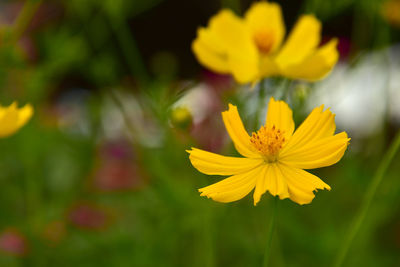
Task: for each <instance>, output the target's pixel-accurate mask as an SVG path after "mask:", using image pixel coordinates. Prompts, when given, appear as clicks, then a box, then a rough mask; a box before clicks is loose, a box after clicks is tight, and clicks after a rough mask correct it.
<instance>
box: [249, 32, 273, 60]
mask: <svg viewBox="0 0 400 267" xmlns="http://www.w3.org/2000/svg"><path fill="white" fill-rule="evenodd" d="M253 39H254V42H255V43H256V46H257V48H258V51H260V52H261V53H263V54H268V53H269V52H270V51H271V49H272V46H273V45H274V37H273V35H272V33H271V32H270V31H266V30H262V31H257V32H256V33H255V34H254V35H253Z"/></svg>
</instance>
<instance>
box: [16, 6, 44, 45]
mask: <svg viewBox="0 0 400 267" xmlns="http://www.w3.org/2000/svg"><path fill="white" fill-rule="evenodd" d="M41 2H42V0H27V1H26V2H25V4H24V6H23V8H22V10H21V12H20V13H19V15H18V17H17V19H16V21H15V23H14V25H13V27H12V33H11V39H10V40H9V41H10V42H11V44H14V43H16V42H17V41H18V40H19V39H20V38H21V36H22V35H23V34H24V32H25V31H26V29H27V28H28V25H29V23H30V22H31V20H32V18H33V16H34V15H35V13H36V11H37V9H38V8H39V6H40V4H41Z"/></svg>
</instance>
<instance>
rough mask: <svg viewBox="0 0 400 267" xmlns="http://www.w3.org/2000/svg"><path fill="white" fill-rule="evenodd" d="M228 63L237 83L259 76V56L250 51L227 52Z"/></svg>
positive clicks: (251, 80)
mask: <svg viewBox="0 0 400 267" xmlns="http://www.w3.org/2000/svg"><path fill="white" fill-rule="evenodd" d="M228 64H229V68H230V70H231V72H232V75H233V77H234V78H235V80H236V81H237V82H238V83H242V84H244V83H249V82H253V81H256V80H258V79H259V77H260V68H259V58H258V55H256V54H253V53H252V52H249V53H247V54H246V53H245V51H243V52H239V53H229V55H228Z"/></svg>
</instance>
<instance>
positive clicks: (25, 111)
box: [0, 102, 33, 137]
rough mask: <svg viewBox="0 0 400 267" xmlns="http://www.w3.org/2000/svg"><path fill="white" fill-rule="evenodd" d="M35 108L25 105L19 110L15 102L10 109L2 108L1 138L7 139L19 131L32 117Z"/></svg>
mask: <svg viewBox="0 0 400 267" xmlns="http://www.w3.org/2000/svg"><path fill="white" fill-rule="evenodd" d="M32 114H33V108H32V106H30V105H25V106H24V107H23V108H21V109H18V107H17V103H16V102H14V103H12V104H11V105H10V106H8V107H0V137H7V136H10V135H12V134H14V133H15V132H16V131H18V130H19V128H21V127H22V126H23V125H24V124H25V123H26V122H27V121H28V120H29V119H30V118H31V116H32Z"/></svg>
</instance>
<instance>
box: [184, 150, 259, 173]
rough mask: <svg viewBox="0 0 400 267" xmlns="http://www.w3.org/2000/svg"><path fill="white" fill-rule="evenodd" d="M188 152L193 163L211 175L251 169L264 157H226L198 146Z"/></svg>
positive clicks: (201, 170)
mask: <svg viewBox="0 0 400 267" xmlns="http://www.w3.org/2000/svg"><path fill="white" fill-rule="evenodd" d="M187 152H188V153H189V154H190V156H189V159H190V161H191V163H192V165H193V166H194V167H195V168H196V169H197V170H198V171H200V172H202V173H205V174H209V175H234V174H238V173H242V172H247V171H250V170H252V169H254V168H256V167H257V166H259V165H261V164H262V163H263V160H262V159H249V158H236V157H225V156H221V155H218V154H215V153H211V152H207V151H204V150H201V149H197V148H192V150H188V151H187Z"/></svg>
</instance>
